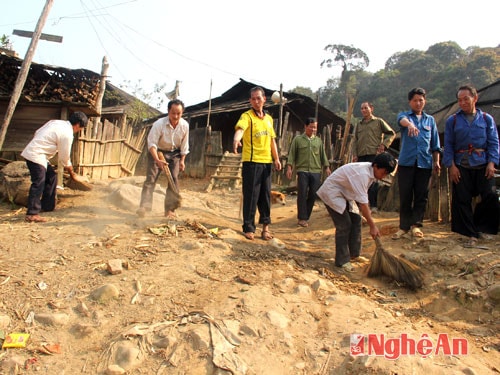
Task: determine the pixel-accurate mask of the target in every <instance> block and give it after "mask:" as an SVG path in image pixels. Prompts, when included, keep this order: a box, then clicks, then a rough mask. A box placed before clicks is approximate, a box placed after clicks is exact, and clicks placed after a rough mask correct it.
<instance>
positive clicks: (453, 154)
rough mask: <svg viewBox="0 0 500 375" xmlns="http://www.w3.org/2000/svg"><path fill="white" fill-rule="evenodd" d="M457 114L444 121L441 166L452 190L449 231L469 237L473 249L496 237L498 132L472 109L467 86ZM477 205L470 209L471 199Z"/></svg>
mask: <svg viewBox="0 0 500 375" xmlns="http://www.w3.org/2000/svg"><path fill="white" fill-rule="evenodd" d="M457 99H458V105H459V106H460V110H459V111H458V112H457V113H455V114H453V115H451V116H450V117H448V119H447V120H446V127H445V133H444V145H445V147H444V156H443V164H444V166H445V167H447V168H448V170H449V173H450V180H451V182H452V183H453V186H452V200H451V230H452V231H453V232H456V233H459V234H462V235H464V236H467V237H469V240H468V242H467V243H466V246H468V247H473V246H475V245H476V243H477V239H478V238H487V237H488V236H487V235H485V233H490V234H497V232H498V224H499V203H498V195H497V193H496V185H495V179H494V174H495V164H498V158H499V150H498V149H499V145H498V132H497V127H496V124H495V120H494V119H493V117H492V116H491V115H489V114H487V113H485V112H483V111H481V110H480V109H479V108H476V103H477V99H478V95H477V90H476V89H475V88H474V87H473V86H470V85H465V86H461V87H460V88H459V89H458V91H457ZM478 195H479V196H480V197H481V201H480V202H479V203H478V204H477V205H476V206H475V209H473V208H472V198H473V197H475V196H478Z"/></svg>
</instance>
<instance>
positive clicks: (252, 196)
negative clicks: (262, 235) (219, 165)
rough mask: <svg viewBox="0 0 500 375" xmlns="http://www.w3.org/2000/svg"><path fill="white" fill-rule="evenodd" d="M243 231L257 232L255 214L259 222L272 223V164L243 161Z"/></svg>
mask: <svg viewBox="0 0 500 375" xmlns="http://www.w3.org/2000/svg"><path fill="white" fill-rule="evenodd" d="M241 177H242V185H243V232H244V233H249V232H252V233H255V214H256V213H257V209H258V210H259V224H271V164H267V163H266V164H263V163H253V162H249V161H246V162H243V166H242V169H241Z"/></svg>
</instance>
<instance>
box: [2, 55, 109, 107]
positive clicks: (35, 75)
mask: <svg viewBox="0 0 500 375" xmlns="http://www.w3.org/2000/svg"><path fill="white" fill-rule="evenodd" d="M22 63H23V60H22V59H20V58H18V57H15V56H7V55H3V54H0V100H10V96H11V94H12V91H13V90H14V86H15V84H16V80H17V77H18V75H19V71H20V69H21V65H22ZM100 79H101V76H100V75H99V74H97V73H94V72H92V71H90V70H86V69H68V68H63V67H59V66H52V65H43V64H37V63H31V65H30V69H29V72H28V77H27V79H26V83H25V85H24V87H23V89H22V92H21V96H20V98H19V103H21V104H22V103H23V102H24V103H34V104H36V103H52V104H58V103H64V104H66V105H68V106H71V107H81V108H78V109H79V110H83V111H84V112H86V113H88V114H92V113H95V105H96V99H97V93H98V87H99V82H100Z"/></svg>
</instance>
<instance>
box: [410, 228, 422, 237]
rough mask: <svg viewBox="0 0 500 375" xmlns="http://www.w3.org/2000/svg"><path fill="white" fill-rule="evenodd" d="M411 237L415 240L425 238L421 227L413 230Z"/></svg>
mask: <svg viewBox="0 0 500 375" xmlns="http://www.w3.org/2000/svg"><path fill="white" fill-rule="evenodd" d="M411 235H412V236H413V237H415V238H424V233H423V232H422V231H421V230H420V228H419V227H413V228H411Z"/></svg>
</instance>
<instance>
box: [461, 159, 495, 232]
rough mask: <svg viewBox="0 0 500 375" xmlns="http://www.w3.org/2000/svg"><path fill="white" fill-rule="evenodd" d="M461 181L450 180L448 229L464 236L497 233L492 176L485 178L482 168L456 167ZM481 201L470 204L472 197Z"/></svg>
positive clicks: (484, 169)
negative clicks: (478, 197)
mask: <svg viewBox="0 0 500 375" xmlns="http://www.w3.org/2000/svg"><path fill="white" fill-rule="evenodd" d="M458 169H459V170H460V177H461V178H460V181H459V183H458V184H453V187H452V197H451V230H452V232H455V233H459V234H462V235H464V236H467V237H476V238H477V237H479V233H489V234H497V233H498V225H499V220H500V219H499V209H500V207H499V202H498V195H497V193H496V185H495V179H494V178H491V179H489V180H488V179H487V178H486V176H485V175H484V173H485V171H486V167H485V168H480V169H469V168H463V167H461V166H459V167H458ZM476 196H480V197H481V201H480V202H479V203H478V204H477V205H476V207H475V208H474V209H473V208H472V198H474V197H476Z"/></svg>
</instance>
